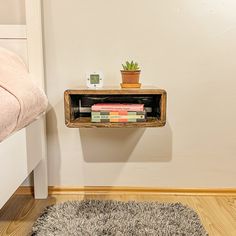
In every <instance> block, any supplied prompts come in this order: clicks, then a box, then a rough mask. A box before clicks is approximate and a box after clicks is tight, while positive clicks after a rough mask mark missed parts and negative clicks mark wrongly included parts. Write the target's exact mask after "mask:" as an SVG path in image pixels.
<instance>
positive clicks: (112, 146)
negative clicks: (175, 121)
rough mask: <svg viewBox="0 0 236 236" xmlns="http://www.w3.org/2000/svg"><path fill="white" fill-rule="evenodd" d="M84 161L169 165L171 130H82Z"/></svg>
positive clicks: (167, 128) (168, 128) (166, 127)
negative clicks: (163, 163)
mask: <svg viewBox="0 0 236 236" xmlns="http://www.w3.org/2000/svg"><path fill="white" fill-rule="evenodd" d="M79 133H80V139H81V146H82V151H83V157H84V160H85V162H91V163H100V162H107V163H112V162H169V161H170V160H171V158H172V131H171V127H170V125H169V123H168V122H167V124H166V126H165V127H162V128H119V129H118V128H117V129H116V128H111V129H105V128H104V129H102V128H101V129H80V130H79Z"/></svg>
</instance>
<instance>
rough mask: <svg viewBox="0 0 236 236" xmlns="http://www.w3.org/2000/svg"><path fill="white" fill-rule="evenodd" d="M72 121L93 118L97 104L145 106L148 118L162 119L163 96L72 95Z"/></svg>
mask: <svg viewBox="0 0 236 236" xmlns="http://www.w3.org/2000/svg"><path fill="white" fill-rule="evenodd" d="M69 96H70V103H71V119H72V121H73V120H77V121H78V120H79V119H78V118H82V117H91V106H92V105H94V104H97V103H130V104H144V107H145V109H146V111H147V118H150V117H152V118H156V119H160V116H161V109H160V106H161V105H160V103H161V95H160V94H137V95H134V94H132V95H129V94H127V95H123V94H122V95H117V94H115V95H112V94H109V95H87V94H86V95H85V94H70V95H69Z"/></svg>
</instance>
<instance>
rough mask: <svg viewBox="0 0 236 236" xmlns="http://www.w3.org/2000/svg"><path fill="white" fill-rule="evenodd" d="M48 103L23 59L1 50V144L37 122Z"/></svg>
mask: <svg viewBox="0 0 236 236" xmlns="http://www.w3.org/2000/svg"><path fill="white" fill-rule="evenodd" d="M47 103H48V101H47V98H46V95H45V93H44V92H43V91H42V90H41V89H40V88H39V87H38V86H37V85H36V84H35V83H34V81H33V80H32V79H30V76H29V73H28V71H27V68H26V66H25V64H24V63H23V61H22V60H21V58H20V57H18V56H17V55H16V54H14V53H12V52H10V51H8V50H6V49H4V48H1V47H0V142H1V141H2V140H3V139H4V138H6V137H7V136H9V135H10V134H11V133H13V132H15V131H18V130H20V129H22V128H23V127H25V126H27V125H29V124H30V123H31V122H32V121H34V120H36V119H37V118H38V117H39V116H40V115H41V114H43V113H44V112H45V111H46V108H47Z"/></svg>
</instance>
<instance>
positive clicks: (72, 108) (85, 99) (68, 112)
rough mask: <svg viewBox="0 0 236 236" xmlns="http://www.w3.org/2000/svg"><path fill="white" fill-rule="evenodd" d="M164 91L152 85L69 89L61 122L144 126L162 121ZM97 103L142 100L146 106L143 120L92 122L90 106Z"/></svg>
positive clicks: (159, 124) (86, 125)
mask: <svg viewBox="0 0 236 236" xmlns="http://www.w3.org/2000/svg"><path fill="white" fill-rule="evenodd" d="M166 97H167V95H166V91H165V90H163V89H157V88H153V87H146V88H145V87H144V88H141V89H121V88H102V89H87V88H80V89H70V90H66V91H65V93H64V106H65V124H66V126H67V127H69V128H132V127H133V128H135V127H136V128H141V127H143V128H145V127H162V126H164V125H165V123H166ZM100 102H112V103H114V102H119V103H122V102H123V103H144V104H145V107H147V109H149V112H148V113H147V120H146V121H145V122H128V123H93V122H91V117H90V113H89V109H90V107H91V106H92V105H93V104H95V103H100Z"/></svg>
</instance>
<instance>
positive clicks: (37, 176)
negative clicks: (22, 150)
mask: <svg viewBox="0 0 236 236" xmlns="http://www.w3.org/2000/svg"><path fill="white" fill-rule="evenodd" d="M34 197H35V199H46V198H47V197H48V179H47V163H46V159H43V160H41V161H40V162H39V164H38V165H37V167H36V168H35V169H34Z"/></svg>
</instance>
